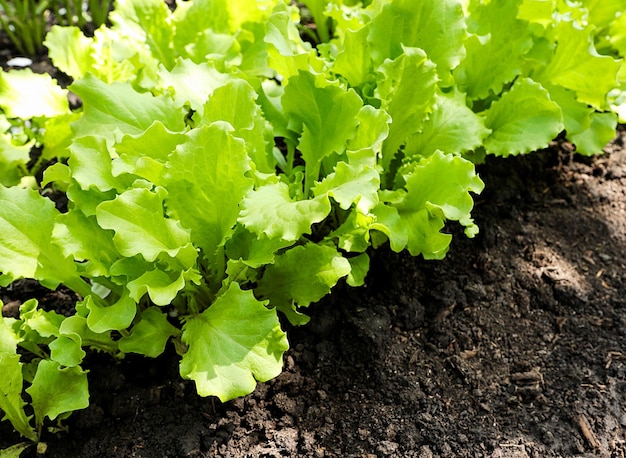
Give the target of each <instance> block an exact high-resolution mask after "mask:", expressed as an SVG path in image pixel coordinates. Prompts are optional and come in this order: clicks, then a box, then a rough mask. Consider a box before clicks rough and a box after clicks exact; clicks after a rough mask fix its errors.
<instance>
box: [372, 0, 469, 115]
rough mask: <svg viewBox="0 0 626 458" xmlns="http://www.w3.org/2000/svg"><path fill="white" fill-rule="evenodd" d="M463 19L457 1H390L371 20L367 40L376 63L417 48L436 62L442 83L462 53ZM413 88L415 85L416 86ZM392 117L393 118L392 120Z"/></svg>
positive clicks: (457, 62) (444, 82)
mask: <svg viewBox="0 0 626 458" xmlns="http://www.w3.org/2000/svg"><path fill="white" fill-rule="evenodd" d="M464 39H465V18H464V13H463V8H462V7H461V2H459V1H458V0H422V1H420V2H415V1H414V0H392V1H391V2H388V3H387V4H386V5H385V6H384V7H383V9H382V11H381V12H380V14H378V15H377V16H376V17H375V18H374V19H373V21H372V31H371V34H370V42H371V46H372V48H373V50H372V54H373V55H374V59H375V62H376V64H378V65H380V64H382V63H383V62H384V61H385V60H386V59H391V60H395V59H396V58H398V57H400V56H401V55H402V54H403V52H406V51H404V48H406V47H408V48H420V49H422V50H423V51H425V53H426V56H428V59H430V60H431V61H432V62H434V63H435V64H437V75H438V77H439V79H440V80H441V81H442V82H443V84H444V85H449V84H450V83H451V80H452V79H451V77H450V72H451V71H452V70H453V69H454V68H455V67H456V66H457V65H458V64H459V62H460V60H461V58H462V57H463V55H464V49H463V41H464ZM416 89H417V88H416ZM394 120H395V119H394Z"/></svg>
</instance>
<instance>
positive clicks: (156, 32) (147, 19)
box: [109, 0, 176, 69]
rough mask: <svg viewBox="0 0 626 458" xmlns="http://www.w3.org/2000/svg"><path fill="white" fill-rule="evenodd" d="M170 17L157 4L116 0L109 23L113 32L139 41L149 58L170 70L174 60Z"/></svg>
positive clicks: (154, 0)
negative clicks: (127, 33) (131, 36)
mask: <svg viewBox="0 0 626 458" xmlns="http://www.w3.org/2000/svg"><path fill="white" fill-rule="evenodd" d="M170 14H171V13H170V10H169V9H168V7H167V5H166V4H165V3H164V2H159V1H157V0H117V2H116V3H115V9H114V11H113V12H112V13H111V14H110V16H109V19H110V20H111V21H112V22H113V24H114V26H115V27H116V28H119V29H121V30H128V31H132V32H133V33H134V35H135V39H136V40H137V39H139V40H141V42H142V43H143V44H144V46H146V47H147V48H148V49H149V50H150V52H151V54H152V55H153V56H154V57H155V58H156V59H158V60H159V62H160V63H162V64H163V65H165V67H166V68H168V69H170V68H172V67H173V66H174V60H175V57H176V53H175V52H174V49H173V45H172V39H173V35H174V28H173V27H172V26H171V25H170V22H169V19H170Z"/></svg>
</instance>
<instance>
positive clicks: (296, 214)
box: [239, 183, 331, 241]
mask: <svg viewBox="0 0 626 458" xmlns="http://www.w3.org/2000/svg"><path fill="white" fill-rule="evenodd" d="M330 210H331V205H330V202H329V200H328V197H327V196H326V195H322V196H319V197H316V198H314V199H310V200H294V199H292V198H291V196H290V195H289V186H288V185H287V184H285V183H274V184H268V185H265V186H262V187H260V188H258V189H255V190H253V191H251V192H250V193H248V195H247V196H246V197H245V199H244V200H243V202H242V203H241V212H240V213H239V222H240V223H242V224H243V225H244V226H246V228H248V229H249V230H250V231H252V232H254V233H255V234H257V235H258V236H259V237H262V236H266V237H269V238H282V239H283V240H287V241H295V240H298V239H299V238H300V237H301V236H302V235H303V234H310V233H311V226H312V225H313V224H315V223H319V222H320V221H323V220H324V218H326V216H328V214H329V213H330Z"/></svg>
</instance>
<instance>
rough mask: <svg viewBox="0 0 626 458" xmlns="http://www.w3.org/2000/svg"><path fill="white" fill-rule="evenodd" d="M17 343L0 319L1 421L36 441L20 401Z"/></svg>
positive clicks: (11, 330)
mask: <svg viewBox="0 0 626 458" xmlns="http://www.w3.org/2000/svg"><path fill="white" fill-rule="evenodd" d="M0 303H1V302H0ZM18 342H19V338H18V336H17V335H16V334H15V332H14V331H13V329H11V326H10V325H9V322H8V320H7V318H4V317H0V367H2V377H0V410H1V411H2V412H3V413H4V417H3V420H7V419H8V420H9V421H10V422H11V424H12V425H13V427H14V428H15V430H16V431H17V432H19V433H20V434H21V435H22V436H24V437H27V438H29V439H30V440H32V441H36V440H37V434H36V433H35V431H34V430H33V428H32V426H31V424H30V421H29V420H30V417H28V416H27V415H26V412H25V411H24V406H25V405H26V403H25V402H24V399H22V388H23V378H22V363H21V362H20V356H19V355H18V354H17V344H18Z"/></svg>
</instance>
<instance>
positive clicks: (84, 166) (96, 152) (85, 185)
mask: <svg viewBox="0 0 626 458" xmlns="http://www.w3.org/2000/svg"><path fill="white" fill-rule="evenodd" d="M70 151H71V156H70V159H69V161H68V165H69V166H70V169H71V170H72V178H74V179H75V180H76V182H77V183H78V184H79V185H80V187H81V188H82V189H84V190H85V191H88V190H90V189H91V188H92V186H93V187H94V188H96V189H98V190H99V191H102V192H106V191H110V190H112V189H118V190H122V189H125V188H126V187H127V186H126V185H124V184H123V182H122V181H121V180H118V179H116V178H115V177H114V176H113V173H112V168H111V155H110V154H109V152H108V149H107V146H106V141H105V139H104V138H103V137H100V136H94V135H89V136H85V137H80V138H77V139H75V140H74V141H73V142H72V145H71V146H70Z"/></svg>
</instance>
